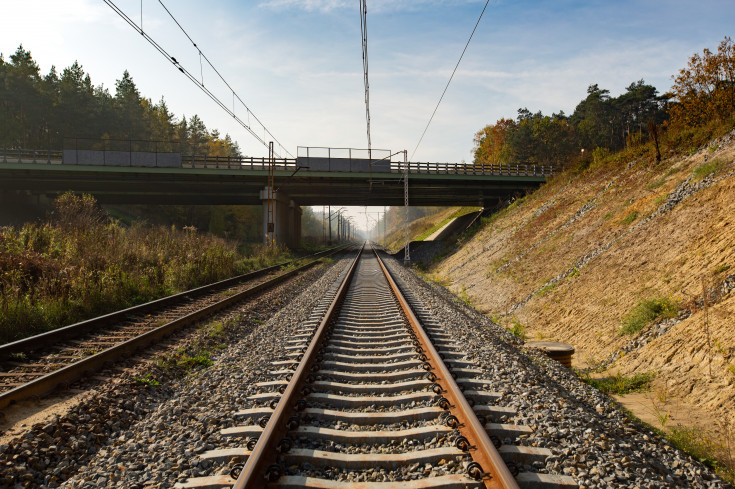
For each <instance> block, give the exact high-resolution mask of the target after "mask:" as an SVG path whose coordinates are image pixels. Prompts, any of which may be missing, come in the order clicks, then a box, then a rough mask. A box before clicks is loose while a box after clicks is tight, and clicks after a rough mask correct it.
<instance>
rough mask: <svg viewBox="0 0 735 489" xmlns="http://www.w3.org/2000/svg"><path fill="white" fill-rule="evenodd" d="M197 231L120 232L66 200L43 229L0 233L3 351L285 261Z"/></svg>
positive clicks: (77, 200) (92, 206) (281, 255)
mask: <svg viewBox="0 0 735 489" xmlns="http://www.w3.org/2000/svg"><path fill="white" fill-rule="evenodd" d="M287 256H288V255H286V253H285V250H283V249H278V248H267V247H264V246H253V247H250V248H238V246H237V243H236V242H235V241H231V240H225V239H222V238H218V237H216V236H213V235H211V234H206V233H201V232H198V231H197V230H196V229H194V228H184V229H176V228H175V227H164V226H149V225H145V224H143V223H132V224H131V225H130V226H127V227H126V226H122V225H120V224H119V223H118V222H117V221H114V220H111V219H110V218H109V217H108V216H107V215H106V214H105V212H104V211H103V210H102V209H101V208H100V207H99V205H97V203H96V202H95V201H94V199H93V198H92V197H90V196H88V195H82V196H76V195H73V194H64V195H62V196H61V197H59V198H58V199H57V201H56V203H55V211H54V213H53V215H52V216H51V218H50V219H49V220H48V221H47V222H44V223H37V224H24V225H23V226H20V227H0V344H1V343H6V342H8V341H13V340H17V339H20V338H24V337H27V336H30V335H33V334H36V333H40V332H43V331H46V330H50V329H54V328H57V327H60V326H65V325H67V324H71V323H74V322H77V321H81V320H83V319H87V318H89V317H93V316H96V315H100V314H104V313H107V312H111V311H115V310H118V309H123V308H125V307H128V306H132V305H135V304H139V303H142V302H147V301H150V300H153V299H157V298H159V297H162V296H165V295H169V294H173V293H176V292H180V291H183V290H187V289H190V288H193V287H196V286H199V285H204V284H207V283H211V282H215V281H217V280H222V279H225V278H228V277H231V276H233V275H236V274H239V273H245V272H247V271H249V270H251V269H254V268H261V267H264V266H267V265H270V264H273V263H275V262H277V261H283V260H285V259H286V257H287Z"/></svg>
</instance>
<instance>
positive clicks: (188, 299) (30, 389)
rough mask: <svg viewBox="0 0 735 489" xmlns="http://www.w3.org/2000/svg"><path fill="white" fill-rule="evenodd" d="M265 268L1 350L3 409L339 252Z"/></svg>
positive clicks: (24, 340) (70, 380) (159, 337)
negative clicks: (286, 268) (291, 267)
mask: <svg viewBox="0 0 735 489" xmlns="http://www.w3.org/2000/svg"><path fill="white" fill-rule="evenodd" d="M341 249H343V248H335V249H331V250H326V251H324V252H320V253H316V254H314V255H311V256H310V257H306V258H307V259H308V258H311V260H310V261H307V263H306V264H303V265H300V266H298V267H295V268H293V269H291V270H289V271H286V272H283V273H279V272H280V271H281V270H282V269H283V268H284V266H287V265H295V264H296V260H294V261H292V262H287V263H282V264H278V265H274V266H272V267H267V268H264V269H261V270H256V271H254V272H251V273H248V274H244V275H240V276H237V277H233V278H230V279H227V280H223V281H220V282H217V283H214V284H209V285H206V286H203V287H199V288H197V289H193V290H189V291H186V292H182V293H180V294H176V295H172V296H169V297H165V298H163V299H159V300H156V301H152V302H148V303H146V304H141V305H138V306H135V307H131V308H128V309H125V310H122V311H118V312H115V313H112V314H108V315H105V316H101V317H97V318H93V319H90V320H87V321H82V322H80V323H76V324H73V325H71V326H67V327H64V328H59V329H57V330H53V331H50V332H47V333H43V334H40V335H37V336H33V337H30V338H25V339H23V340H19V341H16V342H13V343H8V344H5V345H0V409H2V408H4V407H6V406H8V405H10V404H11V403H13V402H17V401H22V400H25V399H28V398H32V397H39V396H43V395H45V394H48V393H49V392H51V391H53V390H54V389H56V388H57V387H59V386H63V385H69V384H70V383H71V382H74V381H75V380H77V379H79V378H80V377H82V376H84V375H86V374H90V373H93V372H95V371H96V370H98V369H100V368H102V367H103V366H104V365H106V364H109V363H111V362H114V361H116V360H117V359H119V358H121V357H124V356H127V355H130V354H131V353H133V352H134V351H135V350H138V349H140V348H143V347H146V346H148V345H151V344H153V343H155V342H157V341H160V340H161V339H163V338H165V337H166V336H169V335H170V334H172V333H173V332H175V331H177V330H179V329H181V328H184V327H186V326H189V325H192V324H194V323H196V322H198V321H200V320H202V319H204V318H205V317H208V316H210V315H212V314H214V313H215V312H218V311H220V310H223V309H226V308H228V307H231V306H232V305H234V304H236V303H238V302H240V301H242V300H244V299H246V298H248V297H250V296H254V295H256V294H258V293H260V292H262V291H265V290H267V289H269V288H272V287H274V286H275V285H278V284H279V283H281V282H284V281H285V280H287V279H289V278H291V277H293V276H295V275H298V274H300V273H302V272H304V271H306V270H308V269H310V268H311V267H313V266H314V265H316V264H317V263H319V261H320V260H321V257H322V256H324V255H329V254H333V253H336V252H338V251H339V250H341Z"/></svg>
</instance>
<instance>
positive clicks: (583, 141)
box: [474, 37, 735, 167]
mask: <svg viewBox="0 0 735 489" xmlns="http://www.w3.org/2000/svg"><path fill="white" fill-rule="evenodd" d="M672 78H673V79H674V85H673V87H672V88H671V90H670V91H668V92H666V93H664V94H659V93H658V90H657V89H656V87H654V86H652V85H649V84H647V83H646V82H645V81H644V80H639V81H636V82H633V83H631V84H630V85H629V86H628V87H627V88H626V91H625V92H624V93H623V94H621V95H619V96H617V97H611V96H610V91H609V90H607V89H604V88H600V87H599V85H598V84H593V85H590V86H589V88H588V89H587V96H586V97H585V98H584V99H583V100H581V101H580V102H579V103H578V104H577V106H576V108H575V109H574V112H573V113H572V114H570V115H566V114H564V112H563V111H560V112H559V113H554V114H552V115H550V116H549V115H544V114H542V113H541V112H540V111H539V112H536V113H533V112H531V111H530V110H528V109H527V108H523V109H519V110H518V115H517V117H516V119H508V118H501V119H500V120H498V121H497V122H496V123H495V124H490V125H487V126H485V127H484V128H483V129H481V130H480V131H478V132H477V134H475V137H474V143H475V148H474V163H475V164H478V165H479V164H537V165H557V166H562V167H568V166H573V165H575V164H581V165H582V166H583V167H584V165H589V164H590V162H592V161H596V160H598V159H600V158H601V157H604V156H606V155H608V154H611V153H614V152H617V151H620V150H623V149H627V148H631V147H639V146H641V145H642V144H643V143H646V142H649V141H653V142H654V143H655V146H656V149H657V152H658V150H659V149H660V148H659V136H664V135H669V136H672V137H673V139H674V141H673V142H674V143H683V144H693V143H694V142H695V141H692V140H690V139H691V137H696V135H692V134H687V131H688V130H689V129H691V128H695V127H702V126H707V125H712V124H715V125H717V124H719V125H727V122H728V120H730V119H732V117H733V114H735V44H734V43H733V41H732V39H730V38H729V37H726V38H725V39H724V40H723V41H722V42H721V43H720V45H719V46H718V48H717V51H716V52H712V51H710V50H709V49H705V50H704V51H703V53H702V54H695V55H693V56H692V57H691V58H690V60H689V64H688V65H687V67H685V68H682V69H681V70H680V71H679V73H678V75H676V76H673V77H672ZM681 137H684V141H678V140H677V139H678V138H681ZM669 139H671V137H670V138H669ZM679 149H681V148H679ZM686 149H688V148H686ZM657 154H658V153H657ZM657 159H660V154H658V156H657Z"/></svg>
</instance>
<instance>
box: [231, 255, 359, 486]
mask: <svg viewBox="0 0 735 489" xmlns="http://www.w3.org/2000/svg"><path fill="white" fill-rule="evenodd" d="M364 248H365V246H364V245H363V246H362V248H360V250H359V251H358V253H357V256H356V257H355V261H353V262H352V265H351V266H350V269H349V271H348V272H347V275H346V276H345V278H344V280H343V281H342V284H341V285H340V287H339V290H338V291H337V294H336V295H335V297H334V299H333V300H332V303H331V304H330V305H329V309H327V312H326V314H325V315H324V318H323V319H322V321H321V322H320V323H319V327H318V328H317V330H316V333H314V336H313V337H312V339H311V342H310V343H309V347H308V348H307V350H306V351H305V352H304V355H303V357H302V359H301V361H300V362H299V365H298V367H297V368H296V371H295V372H294V374H293V377H292V378H291V382H289V384H288V387H286V390H285V391H284V392H283V395H282V396H281V399H280V400H279V401H278V404H277V405H276V408H275V410H274V411H273V414H272V415H271V417H270V418H269V419H268V423H267V424H266V425H265V427H264V428H263V433H262V434H261V435H260V437H259V438H258V441H257V443H256V444H255V446H254V447H253V451H252V452H251V453H250V456H249V457H248V460H247V462H246V463H245V466H244V467H243V469H242V472H240V476H239V477H238V478H237V481H236V482H235V485H234V486H232V487H233V489H245V488H248V489H250V488H256V487H264V486H265V485H266V484H267V482H268V481H269V480H271V481H272V480H274V479H277V478H278V477H279V476H280V475H281V474H280V467H276V466H274V464H275V463H276V459H277V456H278V453H279V451H280V450H279V447H278V443H279V442H280V441H281V440H282V439H283V438H284V437H285V435H286V434H287V433H288V431H289V426H288V424H289V423H288V420H289V418H290V417H291V416H292V415H293V413H294V412H295V409H296V407H295V403H296V400H297V399H298V398H299V397H300V396H301V395H302V392H301V390H302V389H303V387H304V384H305V383H306V380H307V377H308V375H309V372H310V370H311V366H312V364H313V363H314V361H315V360H316V357H317V352H318V351H319V348H320V347H321V345H322V343H323V342H324V340H325V338H326V332H327V330H328V328H329V326H330V324H331V322H332V320H333V318H334V316H335V314H336V312H337V310H338V309H339V305H340V303H341V302H342V300H343V299H344V297H345V294H346V293H347V288H348V285H349V283H350V280H351V279H352V276H353V275H354V273H355V268H356V267H357V263H358V261H359V260H360V256H361V255H362V252H363V250H364Z"/></svg>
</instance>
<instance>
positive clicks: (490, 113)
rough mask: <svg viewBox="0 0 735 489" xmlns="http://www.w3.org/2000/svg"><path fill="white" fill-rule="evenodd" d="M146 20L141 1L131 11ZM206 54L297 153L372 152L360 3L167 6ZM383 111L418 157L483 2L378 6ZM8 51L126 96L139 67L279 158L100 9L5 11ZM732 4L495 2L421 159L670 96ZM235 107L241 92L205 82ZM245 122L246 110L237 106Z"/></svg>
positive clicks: (376, 76)
mask: <svg viewBox="0 0 735 489" xmlns="http://www.w3.org/2000/svg"><path fill="white" fill-rule="evenodd" d="M115 3H116V4H117V5H118V6H119V7H120V8H121V9H123V10H124V11H125V12H127V13H128V14H129V15H130V16H131V17H132V18H133V19H134V20H136V22H138V21H140V8H141V1H140V0H116V2H115ZM164 3H165V4H166V6H167V7H168V8H169V9H170V10H171V11H172V12H173V13H174V15H176V17H177V18H178V20H179V21H180V22H181V23H182V25H183V26H184V27H185V28H186V29H187V31H188V32H189V33H190V35H191V36H192V38H193V39H194V40H195V41H196V42H197V43H198V45H199V46H200V48H201V49H202V51H203V52H204V53H205V54H206V55H207V56H208V57H209V58H210V59H211V60H212V61H213V63H214V64H215V66H216V67H217V68H218V69H219V70H220V72H221V73H222V74H223V75H224V76H225V78H226V79H227V80H228V81H229V82H230V84H231V85H232V86H233V87H234V88H235V89H236V91H237V92H238V94H239V95H240V96H241V97H242V99H243V100H244V101H245V103H246V104H248V106H249V107H250V108H251V109H252V110H253V112H254V113H255V114H256V115H257V116H258V117H259V118H260V119H261V120H262V121H263V122H264V123H265V125H266V126H267V127H268V128H269V129H270V130H271V132H272V133H273V134H274V135H275V136H276V138H278V139H279V140H280V141H281V143H283V144H284V146H285V147H286V148H287V149H289V151H291V152H292V153H294V154H295V152H296V147H297V146H333V147H359V148H362V147H365V146H366V136H365V122H364V120H365V119H364V118H365V114H364V103H363V81H362V61H361V41H360V18H359V10H358V6H359V2H358V1H357V0H350V1H347V0H324V1H318V0H252V1H234V0H209V1H208V2H194V1H190V0H178V1H173V0H167V1H166V0H164ZM142 5H143V28H144V29H145V30H146V31H147V32H148V33H149V34H150V35H151V36H152V37H153V38H154V39H156V40H157V41H158V42H159V43H160V44H161V45H163V46H164V47H165V48H166V49H167V50H169V52H171V54H173V55H174V56H176V57H177V59H178V60H179V61H180V62H182V64H184V65H185V66H187V67H188V68H189V69H190V70H191V71H192V72H195V73H198V72H199V58H198V54H197V52H196V51H195V50H194V48H193V47H192V46H191V44H190V43H189V42H188V41H187V40H186V38H185V37H184V36H183V34H181V33H180V31H178V29H177V28H176V27H175V25H173V23H172V22H171V21H170V20H169V19H168V17H166V15H165V12H164V11H163V9H162V8H161V6H160V4H159V3H158V1H157V0H143V2H142ZM367 5H368V19H367V22H368V41H369V62H370V89H371V91H370V102H371V106H370V112H371V116H372V142H373V147H375V148H386V149H392V150H394V151H397V150H401V149H408V150H409V153H410V152H412V151H413V148H414V147H415V146H416V143H417V142H418V139H419V137H420V135H421V132H422V131H423V128H424V126H425V124H426V122H427V121H428V118H429V116H430V115H431V112H432V110H433V109H434V106H435V105H436V102H437V101H438V98H439V96H440V94H441V91H442V90H443V88H444V85H445V84H446V81H447V79H448V77H449V75H450V73H451V70H452V69H453V67H454V64H455V63H456V61H457V58H458V56H459V54H460V52H461V50H462V48H463V47H464V43H465V42H466V40H467V37H468V36H469V33H470V32H471V30H472V27H473V26H474V23H475V22H476V20H477V16H478V15H479V13H480V11H481V10H482V7H483V5H484V1H479V0H444V1H442V0H393V1H390V0H368V1H367ZM0 8H1V9H2V10H1V12H2V17H3V22H2V23H1V25H2V28H0V52H2V53H3V54H4V55H5V57H6V58H7V57H8V56H9V55H10V54H12V52H14V51H15V49H16V47H17V46H18V45H19V44H21V43H23V45H24V47H25V48H26V49H29V50H30V51H31V52H32V54H33V56H34V58H35V59H36V60H37V62H38V63H39V64H40V66H41V69H42V71H43V72H44V73H45V72H47V71H48V69H49V68H50V66H51V64H55V65H56V66H57V68H59V69H60V68H63V67H65V66H68V65H70V64H71V63H73V62H74V60H79V62H80V63H81V64H82V65H83V67H84V68H85V70H86V71H87V72H89V73H90V74H91V76H92V82H93V83H94V84H95V85H99V84H101V83H102V84H104V85H105V86H106V87H109V88H110V89H111V90H112V91H114V83H115V80H116V79H118V78H119V77H120V75H121V74H122V71H123V70H124V69H128V70H129V71H130V73H131V75H132V76H133V79H134V80H135V82H136V83H137V85H138V87H139V88H140V90H141V92H142V93H143V94H144V95H145V96H147V97H149V98H152V99H153V100H154V101H156V100H158V99H160V97H161V96H163V97H165V99H166V101H167V102H168V104H169V107H170V108H171V109H172V110H173V111H174V112H175V113H176V114H177V115H179V116H180V115H181V114H186V115H187V116H191V115H192V114H194V113H196V114H199V116H200V117H202V119H203V120H204V121H205V123H206V124H207V126H208V127H209V128H217V129H219V130H220V132H222V133H225V132H227V133H230V134H231V135H232V136H233V138H234V139H236V140H237V141H238V142H239V143H240V146H241V148H242V149H243V152H244V153H246V154H252V155H262V154H264V152H265V150H264V148H262V147H261V146H260V145H259V143H258V142H257V141H256V140H255V139H253V138H252V137H251V136H250V135H249V134H247V133H246V132H245V130H244V129H242V128H239V126H237V125H236V124H235V123H234V122H233V121H232V120H231V119H230V118H229V116H227V115H226V114H225V113H224V112H223V111H221V109H219V108H218V107H217V106H216V105H215V104H214V103H212V102H211V101H210V100H209V99H208V98H206V97H205V96H204V95H203V94H201V93H200V92H199V91H198V90H197V89H196V88H195V87H194V86H193V85H192V84H191V83H190V82H188V81H187V80H186V79H185V78H184V77H183V75H181V74H180V73H179V72H178V71H177V70H176V69H174V68H173V67H172V66H171V65H170V64H169V63H167V62H166V61H165V60H164V58H163V57H162V56H161V55H160V54H159V53H158V52H156V51H155V50H154V49H153V48H152V47H151V46H150V45H149V44H148V43H146V42H145V41H144V40H143V39H142V38H141V36H140V35H139V34H136V32H135V31H134V30H133V29H132V28H130V27H129V26H128V25H126V24H125V23H124V22H123V21H122V20H121V19H120V18H119V17H118V16H117V15H116V14H115V13H114V12H113V11H112V10H111V9H110V8H109V7H108V6H106V5H105V4H104V3H103V2H102V1H101V0H66V1H64V2H59V1H57V0H2V1H1V2H0ZM733 21H735V2H733V1H732V0H701V1H698V2H691V1H680V0H670V1H668V0H658V1H650V0H639V1H632V0H623V1H614V0H613V1H610V0H608V1H598V0H588V1H572V0H555V1H551V0H536V1H531V0H518V1H511V0H494V1H491V3H490V6H489V7H488V10H487V11H486V12H485V16H484V18H483V20H482V22H481V23H480V26H479V27H478V30H477V33H476V34H475V38H474V39H473V41H472V44H471V45H470V47H469V49H468V51H467V54H466V55H465V58H464V60H463V62H462V64H461V65H460V68H459V71H458V72H457V75H456V76H455V78H454V81H453V82H452V85H451V86H450V88H449V91H448V93H447V95H446V97H445V99H444V101H443V103H442V105H441V106H440V108H439V111H438V112H437V115H436V117H435V118H434V121H433V123H432V125H431V127H430V128H429V131H428V133H427V135H426V137H425V139H424V142H423V143H422V144H421V147H420V148H419V150H418V151H417V152H416V155H415V158H414V159H415V160H419V161H461V160H468V161H469V160H471V158H472V155H471V151H472V137H473V135H474V133H475V132H476V131H478V130H479V129H481V128H482V127H483V126H484V125H486V124H488V123H492V122H494V121H496V120H497V119H499V118H501V117H515V115H516V111H517V109H518V108H521V107H527V108H529V109H530V110H532V111H537V110H542V111H543V112H544V113H551V112H556V111H559V110H564V111H565V112H566V113H571V112H572V111H573V110H574V107H575V105H576V103H577V102H579V100H581V99H582V98H583V97H584V96H585V94H586V88H587V86H588V85H590V84H592V83H598V84H599V85H600V86H601V87H603V88H607V89H609V90H610V91H611V93H612V94H613V95H616V94H619V93H621V92H623V91H624V90H625V87H626V86H627V85H629V84H630V83H631V82H633V81H636V80H639V79H644V80H646V81H647V82H648V83H652V84H653V85H655V86H656V87H658V89H659V91H661V92H664V91H666V90H668V88H670V86H671V75H673V74H675V73H676V72H677V70H678V69H680V68H682V67H683V66H685V65H686V62H687V60H688V58H689V56H691V55H692V54H693V53H695V52H701V51H702V49H704V48H706V47H709V48H710V49H714V48H716V46H717V44H718V43H719V41H720V40H722V38H723V37H724V36H726V35H730V36H732V35H733V34H735V33H734V32H733V28H732V25H733ZM203 76H204V81H205V84H206V85H207V86H208V87H209V88H210V89H212V90H213V91H215V93H217V94H218V95H219V96H220V97H221V98H222V99H223V100H225V101H228V100H229V101H231V100H232V95H231V94H230V93H228V91H227V90H226V89H225V88H224V87H222V86H220V85H218V84H217V83H215V81H216V80H215V78H214V74H213V73H211V72H210V71H208V70H206V69H205V70H204V73H203ZM236 112H238V113H241V114H244V110H242V109H241V108H240V107H238V106H237V105H236Z"/></svg>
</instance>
